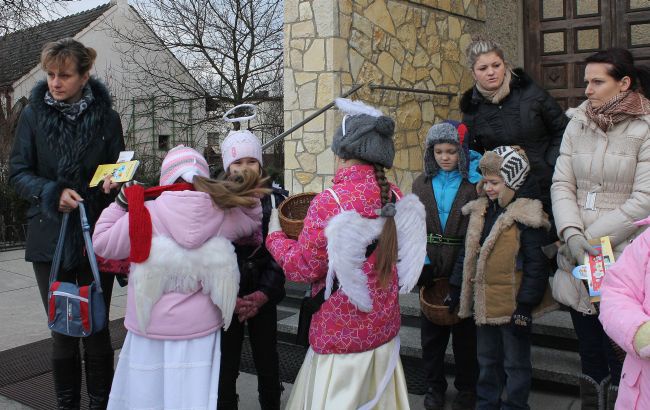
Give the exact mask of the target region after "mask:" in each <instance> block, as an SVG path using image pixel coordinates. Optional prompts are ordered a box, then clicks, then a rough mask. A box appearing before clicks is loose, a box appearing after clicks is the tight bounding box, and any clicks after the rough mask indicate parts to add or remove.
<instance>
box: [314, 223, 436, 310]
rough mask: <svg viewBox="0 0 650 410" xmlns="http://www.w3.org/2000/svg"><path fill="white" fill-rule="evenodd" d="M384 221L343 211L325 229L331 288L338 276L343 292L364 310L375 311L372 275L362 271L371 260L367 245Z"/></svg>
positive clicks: (329, 284) (327, 282)
mask: <svg viewBox="0 0 650 410" xmlns="http://www.w3.org/2000/svg"><path fill="white" fill-rule="evenodd" d="M383 224H384V221H383V220H382V219H381V218H377V219H367V218H364V217H362V216H361V215H359V214H358V213H356V212H355V211H343V212H341V213H340V214H338V215H336V216H334V217H333V218H332V219H330V220H329V222H328V223H327V227H326V228H325V236H326V237H327V255H328V258H329V270H328V272H327V281H326V284H327V287H328V289H329V290H330V291H331V288H332V285H333V282H334V276H335V275H336V277H337V278H338V280H339V284H340V289H341V291H343V293H345V294H346V295H347V296H348V298H349V299H350V302H351V303H352V304H353V305H355V306H356V307H357V308H358V309H359V310H361V311H363V312H370V311H371V310H372V299H371V298H370V291H369V290H368V278H367V276H366V274H365V273H364V272H363V270H362V267H363V263H364V262H365V261H366V259H367V258H366V248H367V247H368V245H370V244H371V243H372V241H373V240H375V239H376V238H377V237H378V236H379V234H380V233H381V229H382V227H383ZM423 258H424V257H423ZM423 260H424V259H423ZM326 296H329V292H326Z"/></svg>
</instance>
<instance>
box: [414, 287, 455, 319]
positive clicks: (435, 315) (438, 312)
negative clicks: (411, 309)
mask: <svg viewBox="0 0 650 410" xmlns="http://www.w3.org/2000/svg"><path fill="white" fill-rule="evenodd" d="M448 293H449V279H447V278H438V279H434V281H433V285H431V286H422V287H421V288H420V309H422V313H424V316H425V317H426V318H427V319H429V321H430V322H431V323H434V324H436V325H440V326H451V325H455V324H456V323H458V322H460V318H459V317H458V315H457V314H456V313H449V307H448V306H445V305H444V304H443V300H444V299H445V297H447V294H448Z"/></svg>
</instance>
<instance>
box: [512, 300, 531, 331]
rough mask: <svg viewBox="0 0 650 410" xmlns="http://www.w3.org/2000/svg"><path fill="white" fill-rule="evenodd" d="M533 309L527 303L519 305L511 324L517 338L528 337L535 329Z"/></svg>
mask: <svg viewBox="0 0 650 410" xmlns="http://www.w3.org/2000/svg"><path fill="white" fill-rule="evenodd" d="M532 311H533V308H532V307H531V306H529V305H527V304H525V303H518V304H517V308H516V309H515V312H514V313H513V314H512V318H511V319H510V324H511V325H512V330H514V332H515V335H517V336H528V335H529V334H530V332H531V330H532V327H533V316H532Z"/></svg>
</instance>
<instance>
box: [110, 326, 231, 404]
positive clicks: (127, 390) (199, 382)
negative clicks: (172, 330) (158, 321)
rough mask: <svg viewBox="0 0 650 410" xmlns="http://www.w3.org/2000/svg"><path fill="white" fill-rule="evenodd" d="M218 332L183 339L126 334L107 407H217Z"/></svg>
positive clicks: (219, 362) (219, 344)
mask: <svg viewBox="0 0 650 410" xmlns="http://www.w3.org/2000/svg"><path fill="white" fill-rule="evenodd" d="M220 364H221V332H220V331H217V332H215V333H213V334H210V335H208V336H204V337H200V338H196V339H188V340H158V339H148V338H146V337H143V336H138V335H136V334H133V333H131V332H128V333H127V334H126V339H125V340H124V345H123V346H122V351H121V352H120V359H119V361H118V362H117V368H116V369H115V377H114V378H113V385H112V387H111V394H110V396H109V400H108V409H109V410H110V409H114V410H118V409H119V410H122V409H134V410H135V409H147V410H154V409H156V410H157V409H161V410H162V409H165V410H167V409H174V410H181V409H183V410H194V409H196V410H198V409H209V410H214V409H216V408H217V394H218V391H219V366H220Z"/></svg>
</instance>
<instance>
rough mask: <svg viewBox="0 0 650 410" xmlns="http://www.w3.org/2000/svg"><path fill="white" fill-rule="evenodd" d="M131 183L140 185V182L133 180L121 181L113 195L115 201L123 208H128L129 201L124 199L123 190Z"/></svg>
mask: <svg viewBox="0 0 650 410" xmlns="http://www.w3.org/2000/svg"><path fill="white" fill-rule="evenodd" d="M133 185H140V183H139V182H138V181H135V180H132V181H128V182H125V183H123V184H122V186H121V187H120V192H119V193H118V194H117V196H116V197H115V203H116V204H118V205H119V206H121V207H122V208H123V209H129V202H128V201H127V199H126V195H125V194H124V190H125V189H126V188H128V187H130V186H133Z"/></svg>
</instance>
